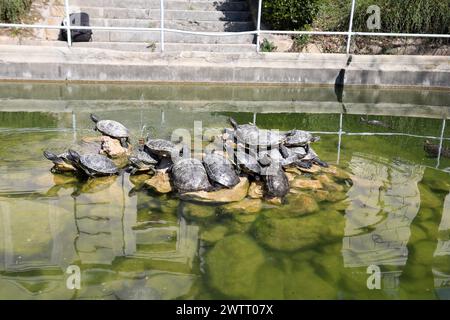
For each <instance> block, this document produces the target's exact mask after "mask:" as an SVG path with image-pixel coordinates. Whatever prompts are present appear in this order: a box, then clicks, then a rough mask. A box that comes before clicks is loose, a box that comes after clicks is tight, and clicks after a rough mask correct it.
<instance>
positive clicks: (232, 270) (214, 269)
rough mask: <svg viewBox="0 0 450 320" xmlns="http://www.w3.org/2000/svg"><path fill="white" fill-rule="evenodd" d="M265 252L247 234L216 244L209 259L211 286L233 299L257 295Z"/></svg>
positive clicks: (233, 236)
mask: <svg viewBox="0 0 450 320" xmlns="http://www.w3.org/2000/svg"><path fill="white" fill-rule="evenodd" d="M264 262H265V258H264V253H263V250H262V249H261V248H260V247H259V246H258V244H257V243H256V242H255V241H254V240H253V239H252V238H250V237H249V236H247V235H232V236H228V237H226V238H224V239H222V240H220V241H219V242H217V243H216V245H215V247H214V248H213V249H212V250H211V251H210V252H209V253H208V255H207V256H206V270H207V273H206V274H207V276H208V278H209V279H210V284H211V286H212V287H213V288H214V289H216V290H218V291H219V292H221V293H222V294H224V295H226V296H227V297H230V298H234V299H250V298H252V297H254V296H255V291H256V285H257V283H256V282H257V281H256V277H257V275H258V270H259V268H260V267H261V266H262V265H263V264H264Z"/></svg>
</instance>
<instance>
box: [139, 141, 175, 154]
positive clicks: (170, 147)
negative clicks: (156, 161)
mask: <svg viewBox="0 0 450 320" xmlns="http://www.w3.org/2000/svg"><path fill="white" fill-rule="evenodd" d="M145 146H146V148H147V149H148V150H150V152H152V153H154V154H155V155H157V156H160V157H170V156H171V155H172V152H176V150H178V148H177V146H176V145H175V144H174V143H173V142H171V141H167V140H164V139H149V140H147V142H146V144H145Z"/></svg>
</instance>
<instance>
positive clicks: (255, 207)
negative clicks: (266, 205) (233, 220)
mask: <svg viewBox="0 0 450 320" xmlns="http://www.w3.org/2000/svg"><path fill="white" fill-rule="evenodd" d="M261 209H262V200H261V199H248V198H245V199H244V200H241V201H239V202H233V203H229V204H227V205H224V206H222V207H221V210H222V212H223V213H227V214H233V215H235V214H255V213H258V212H260V211H261Z"/></svg>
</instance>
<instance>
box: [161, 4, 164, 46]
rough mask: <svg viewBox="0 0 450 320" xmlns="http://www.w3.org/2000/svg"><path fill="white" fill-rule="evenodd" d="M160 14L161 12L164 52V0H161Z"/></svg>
mask: <svg viewBox="0 0 450 320" xmlns="http://www.w3.org/2000/svg"><path fill="white" fill-rule="evenodd" d="M160 14H161V31H160V32H161V39H160V42H161V44H160V45H161V52H164V0H161V1H160Z"/></svg>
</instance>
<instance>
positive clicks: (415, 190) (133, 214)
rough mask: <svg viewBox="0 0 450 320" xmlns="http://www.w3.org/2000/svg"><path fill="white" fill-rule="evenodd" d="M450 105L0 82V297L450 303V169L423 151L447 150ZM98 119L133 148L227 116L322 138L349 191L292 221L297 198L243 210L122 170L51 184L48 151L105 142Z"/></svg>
mask: <svg viewBox="0 0 450 320" xmlns="http://www.w3.org/2000/svg"><path fill="white" fill-rule="evenodd" d="M336 94H337V95H338V97H336ZM449 96H450V94H449V92H442V91H436V92H432V91H424V92H421V91H392V90H385V91H380V90H370V89H365V90H360V89H357V90H356V89H355V90H349V91H348V92H345V94H344V98H343V100H344V101H343V104H342V103H340V102H337V100H341V97H339V92H336V91H335V90H334V89H333V88H292V87H291V88H290V87H287V88H284V87H259V88H258V87H256V88H255V87H232V86H231V87H219V86H217V87H214V86H181V87H180V86H162V85H161V86H125V85H123V86H112V85H109V86H108V85H69V86H66V85H56V84H45V85H42V84H11V83H3V84H0V98H1V107H0V138H1V143H0V299H218V298H250V299H380V298H381V299H413V298H419V299H449V298H450V238H449V235H450V232H449V231H450V196H449V191H450V177H449V173H447V172H446V169H448V168H449V167H450V160H449V159H446V158H442V159H436V158H429V157H427V156H426V154H425V152H424V151H423V141H424V140H425V139H426V138H427V137H428V138H429V139H430V140H431V141H432V142H433V143H436V144H439V143H440V141H441V140H442V142H443V146H444V147H446V146H449V147H450V143H449V142H448V140H447V138H450V131H449V130H450V129H449V128H448V126H446V127H444V130H442V129H443V125H444V123H443V118H445V117H446V116H447V112H448V107H449V106H450V98H449ZM92 110H95V112H96V113H98V114H99V115H101V117H103V118H110V119H115V120H119V121H121V122H122V123H123V124H125V125H126V126H127V127H129V128H130V130H131V132H132V135H133V136H132V140H133V141H134V142H135V141H136V140H137V139H138V138H139V137H140V136H141V135H142V132H143V131H144V132H150V133H151V134H153V135H155V136H159V137H163V138H168V137H169V136H170V133H171V132H172V131H173V130H174V129H176V128H185V129H188V130H190V131H191V132H193V128H194V122H195V121H201V125H202V127H203V129H205V128H223V127H225V126H228V123H227V118H228V116H230V115H231V116H233V117H234V118H235V119H237V120H238V122H240V123H246V122H250V121H253V120H254V119H256V124H257V125H259V126H260V127H263V128H276V129H280V130H289V129H293V128H298V129H305V130H312V131H318V132H322V133H321V134H320V135H321V138H322V139H321V141H320V142H317V143H316V144H315V150H316V151H317V153H318V154H319V155H320V156H321V158H322V159H323V160H325V161H328V162H329V163H330V164H333V165H336V166H338V167H339V168H342V169H344V170H346V171H347V172H348V173H349V174H350V176H351V180H352V182H353V185H352V186H349V187H346V188H345V192H342V191H330V193H331V194H332V195H333V196H335V199H333V201H328V200H325V201H319V200H318V199H317V196H316V195H315V194H314V192H312V191H305V192H306V193H309V194H311V195H312V196H313V197H315V199H316V200H317V201H318V210H316V211H315V212H314V213H311V214H306V215H298V214H297V213H298V212H299V211H301V210H302V203H301V202H299V201H296V198H295V195H292V194H290V195H289V196H288V197H287V199H286V203H285V204H283V205H282V206H276V205H271V204H268V203H267V202H259V203H256V209H255V208H254V207H252V208H253V210H250V211H248V212H245V211H241V210H237V209H230V208H229V207H226V206H205V205H199V204H193V203H188V202H183V201H180V200H178V199H177V197H176V196H174V195H172V196H169V195H163V196H161V195H157V194H155V193H153V192H151V191H149V190H147V189H141V190H136V189H133V188H135V185H134V184H133V183H132V182H130V177H129V175H128V174H127V173H123V174H121V175H120V176H117V177H112V178H106V179H99V180H96V181H90V182H80V181H78V180H76V179H75V178H70V177H63V176H58V175H53V174H52V173H50V168H51V163H50V162H49V161H47V160H46V159H44V158H43V156H42V151H43V150H45V149H50V150H54V151H63V150H65V149H66V148H67V147H70V146H79V144H80V141H81V139H82V138H83V137H86V136H96V135H98V134H97V133H95V132H94V131H93V130H92V123H91V122H90V120H89V117H88V116H89V113H90V112H91V111H92ZM366 114H369V119H378V120H382V121H383V122H384V123H385V124H387V125H388V127H380V126H371V125H368V124H367V123H364V122H361V120H360V117H361V116H363V117H366ZM340 123H342V126H341V127H340ZM197 125H198V123H197ZM340 129H341V135H339V134H338V132H339V131H340ZM327 132H328V133H327ZM361 133H363V134H361ZM371 133H378V134H377V135H373V134H371ZM384 133H395V134H394V135H386V134H384ZM441 136H442V139H441ZM433 137H435V138H433ZM130 191H131V192H130ZM69 266H78V267H79V268H80V270H81V288H80V289H79V290H71V288H70V286H67V282H68V281H67V280H68V278H69V276H70V275H69V274H67V273H66V271H67V268H68V267H69ZM369 266H372V269H373V270H377V269H378V268H379V270H380V272H381V273H380V283H379V286H377V283H376V281H374V280H373V279H369V276H370V274H368V272H367V270H368V267H369ZM69 270H71V269H69ZM368 280H369V281H368ZM375 280H376V279H375ZM368 282H369V284H371V285H372V286H371V285H369V286H368ZM70 283H71V281H70V279H69V284H70ZM373 286H375V288H374V287H373Z"/></svg>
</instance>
